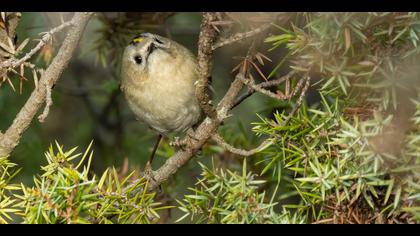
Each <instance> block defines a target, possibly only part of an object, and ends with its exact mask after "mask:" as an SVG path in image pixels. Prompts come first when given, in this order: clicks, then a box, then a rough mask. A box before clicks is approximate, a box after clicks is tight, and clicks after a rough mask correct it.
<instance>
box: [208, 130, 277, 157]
mask: <svg viewBox="0 0 420 236" xmlns="http://www.w3.org/2000/svg"><path fill="white" fill-rule="evenodd" d="M212 139H213V140H214V141H215V142H216V143H217V144H219V145H220V146H221V147H222V148H224V149H225V150H228V151H229V152H231V153H234V154H238V155H240V156H245V157H248V156H252V155H254V154H256V153H258V152H261V151H262V150H264V149H265V148H267V147H269V146H270V145H271V144H273V140H270V139H267V140H264V141H263V142H262V143H261V144H260V145H259V146H258V147H256V148H254V149H251V150H244V149H240V148H236V147H234V146H232V145H230V144H229V143H227V142H226V141H225V140H224V139H223V137H222V136H220V134H219V133H215V134H214V135H213V136H212Z"/></svg>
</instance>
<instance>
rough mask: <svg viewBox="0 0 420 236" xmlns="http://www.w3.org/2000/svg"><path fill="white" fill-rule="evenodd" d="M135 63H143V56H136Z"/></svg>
mask: <svg viewBox="0 0 420 236" xmlns="http://www.w3.org/2000/svg"><path fill="white" fill-rule="evenodd" d="M134 61H135V62H136V63H137V64H139V65H140V64H141V63H142V62H143V58H141V56H134Z"/></svg>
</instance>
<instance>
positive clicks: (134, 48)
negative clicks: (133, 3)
mask: <svg viewBox="0 0 420 236" xmlns="http://www.w3.org/2000/svg"><path fill="white" fill-rule="evenodd" d="M197 79H198V64H197V60H196V58H195V56H194V55H193V54H192V53H191V52H190V51H189V50H188V49H187V48H185V47H184V46H182V45H180V44H178V43H177V42H175V41H173V40H170V39H168V38H165V37H162V36H159V35H156V34H151V33H142V34H140V35H139V36H137V37H135V38H133V39H132V41H131V42H130V44H129V45H128V46H127V47H126V48H125V50H124V53H123V57H122V66H121V89H122V91H123V93H124V95H125V98H126V100H127V102H128V105H129V107H130V109H131V110H132V111H133V112H134V114H135V115H136V116H137V118H138V119H139V120H141V121H143V122H145V123H146V124H147V125H148V126H149V127H150V128H151V129H153V130H155V131H156V132H157V133H158V134H159V136H158V139H157V141H156V144H155V146H154V148H153V151H152V153H151V156H150V160H149V163H151V162H152V160H153V157H154V155H155V152H156V150H157V148H158V146H159V142H160V140H161V138H162V135H166V134H168V133H172V132H175V133H184V132H186V131H187V130H188V129H189V128H191V127H192V126H193V125H195V124H196V123H197V122H198V121H199V119H200V117H201V114H202V112H201V108H200V105H199V102H198V99H197V97H196V95H195V87H196V86H195V85H196V82H197Z"/></svg>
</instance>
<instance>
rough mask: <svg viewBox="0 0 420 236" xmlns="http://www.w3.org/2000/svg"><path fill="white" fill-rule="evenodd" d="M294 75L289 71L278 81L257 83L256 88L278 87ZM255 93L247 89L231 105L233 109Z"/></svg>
mask: <svg viewBox="0 0 420 236" xmlns="http://www.w3.org/2000/svg"><path fill="white" fill-rule="evenodd" d="M294 74H295V71H290V72H289V73H288V74H286V75H284V76H282V77H280V78H278V79H274V80H269V81H265V82H262V83H259V84H258V86H259V87H260V88H269V87H273V86H278V85H280V84H282V83H283V82H285V81H287V80H289V79H290V78H291V77H292V76H293V75H294ZM254 93H255V90H253V89H251V88H248V90H247V92H246V93H244V94H242V95H241V96H239V97H238V98H237V99H236V101H235V105H233V107H236V106H238V105H239V104H241V103H242V102H243V101H244V100H245V99H247V98H248V97H250V96H251V95H252V94H254Z"/></svg>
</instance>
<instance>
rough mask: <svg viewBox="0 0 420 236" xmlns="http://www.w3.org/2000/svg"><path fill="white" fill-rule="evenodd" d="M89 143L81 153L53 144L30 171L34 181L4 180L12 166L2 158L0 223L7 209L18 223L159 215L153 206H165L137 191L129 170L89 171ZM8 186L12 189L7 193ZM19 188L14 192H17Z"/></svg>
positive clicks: (141, 183)
mask: <svg viewBox="0 0 420 236" xmlns="http://www.w3.org/2000/svg"><path fill="white" fill-rule="evenodd" d="M90 147H91V146H90V145H89V147H88V148H87V150H86V151H85V153H84V154H83V155H82V153H78V154H74V152H75V151H76V149H77V148H73V149H71V150H69V151H64V150H63V147H62V146H60V145H59V144H58V143H57V144H56V149H57V150H58V151H57V152H56V151H55V150H54V148H53V146H51V147H50V149H49V151H48V152H47V153H46V154H45V155H46V158H47V161H48V163H47V165H45V166H43V167H42V174H41V175H40V176H36V177H34V182H33V183H34V186H31V187H29V186H26V185H24V184H21V185H20V186H19V185H10V184H9V181H10V179H11V178H12V177H13V176H14V175H15V174H16V172H10V171H9V168H11V167H13V166H14V164H12V163H10V162H8V161H7V159H6V158H3V159H2V160H1V161H2V162H1V165H2V177H1V182H0V183H2V185H1V189H0V191H1V192H0V197H1V199H0V200H1V201H0V215H1V217H0V220H1V223H7V222H8V221H11V220H12V218H11V217H10V215H9V214H10V213H15V216H16V217H17V216H20V218H19V217H17V219H19V220H18V221H21V222H22V223H31V224H33V223H36V224H39V223H54V224H57V223H68V224H70V223H72V224H73V223H105V224H109V223H151V222H155V221H157V220H158V219H159V215H158V213H157V211H158V210H161V209H165V208H168V206H163V207H162V206H160V205H161V204H160V203H159V202H155V201H154V197H155V193H147V192H146V191H139V190H142V189H146V188H147V181H146V180H145V179H144V178H140V179H139V180H138V181H136V182H135V183H131V182H130V183H129V182H128V180H129V179H130V178H131V176H132V175H133V174H134V172H132V173H131V174H129V175H127V176H120V174H119V173H117V171H116V169H115V168H109V169H107V170H105V172H104V173H103V174H102V175H101V176H100V177H98V176H96V175H94V174H92V173H90V163H91V159H92V156H93V152H91V151H90ZM6 191H13V192H14V194H13V195H10V194H7V193H6ZM19 192H20V193H19Z"/></svg>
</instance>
